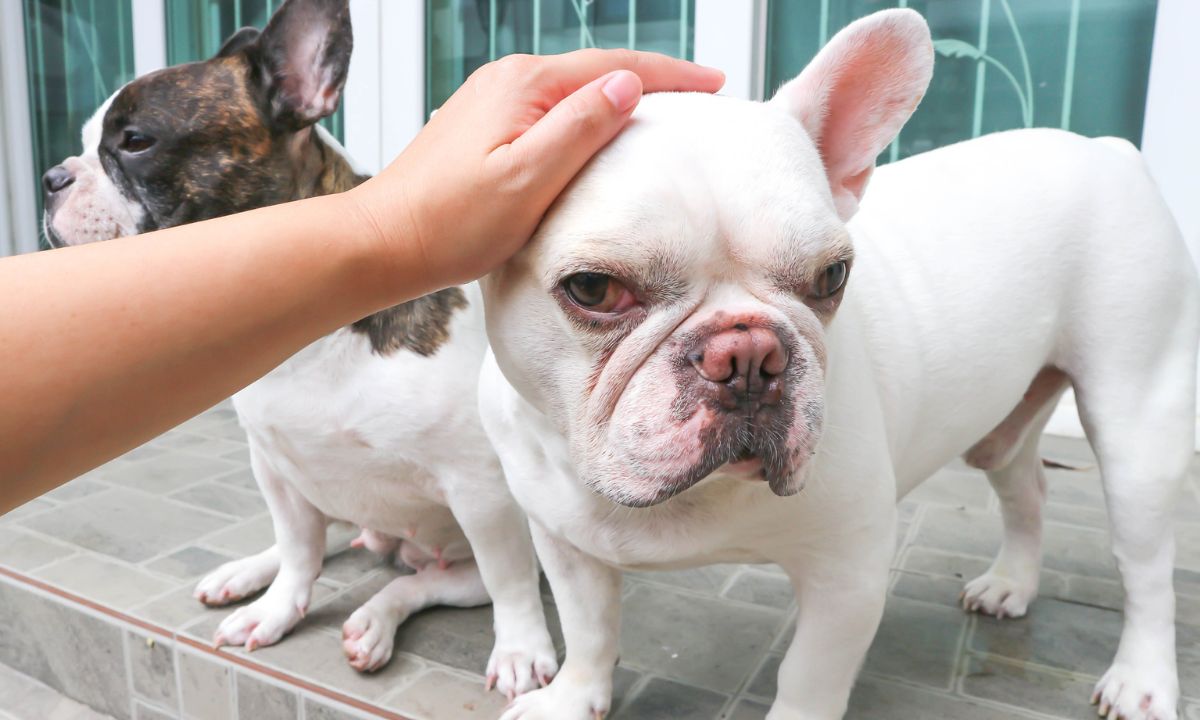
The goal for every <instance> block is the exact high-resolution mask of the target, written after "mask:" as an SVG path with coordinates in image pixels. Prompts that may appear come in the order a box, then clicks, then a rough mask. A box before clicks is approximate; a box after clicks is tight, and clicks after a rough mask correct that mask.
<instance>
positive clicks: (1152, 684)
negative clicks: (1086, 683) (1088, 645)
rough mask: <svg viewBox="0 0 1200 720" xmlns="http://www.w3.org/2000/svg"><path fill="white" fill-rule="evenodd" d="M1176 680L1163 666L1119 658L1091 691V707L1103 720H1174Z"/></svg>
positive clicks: (1175, 715) (1177, 682)
mask: <svg viewBox="0 0 1200 720" xmlns="http://www.w3.org/2000/svg"><path fill="white" fill-rule="evenodd" d="M1178 703H1179V681H1178V678H1177V676H1176V674H1175V672H1174V670H1173V669H1172V668H1170V667H1167V666H1166V664H1164V663H1154V662H1150V663H1141V662H1138V663H1128V662H1122V661H1121V660H1120V659H1118V660H1117V661H1116V662H1114V663H1113V666H1112V667H1110V668H1109V669H1108V672H1106V673H1104V677H1102V678H1100V682H1098V683H1096V689H1095V690H1094V691H1093V692H1092V704H1093V705H1097V706H1098V707H1097V713H1098V714H1099V715H1100V717H1102V718H1106V720H1177V718H1178V712H1177V706H1178Z"/></svg>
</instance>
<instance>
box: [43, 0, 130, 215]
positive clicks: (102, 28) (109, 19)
mask: <svg viewBox="0 0 1200 720" xmlns="http://www.w3.org/2000/svg"><path fill="white" fill-rule="evenodd" d="M23 9H24V20H25V51H26V67H27V68H28V77H29V120H30V127H31V128H32V130H33V133H32V134H33V137H32V141H33V160H34V173H35V174H34V177H32V178H30V179H29V180H30V182H34V183H38V186H39V187H40V179H41V174H42V173H43V172H45V171H46V170H47V169H48V168H50V167H52V166H54V165H57V164H58V163H60V162H62V161H63V159H64V158H67V157H69V156H71V155H78V154H79V152H80V150H81V147H80V142H79V132H80V130H81V129H82V128H83V124H84V123H85V122H87V120H88V118H90V117H91V116H92V114H93V113H95V111H96V108H98V107H100V105H101V104H102V103H103V102H104V101H105V100H107V99H108V96H109V95H111V94H112V93H113V92H115V91H116V90H117V88H119V87H121V85H123V84H125V83H126V82H128V81H129V80H130V79H132V78H133V42H132V37H133V22H132V20H131V13H130V2H129V0H24V8H23ZM37 198H38V201H37V202H38V207H37V211H38V217H39V218H40V217H41V213H42V194H41V193H40V192H38V193H37ZM39 226H40V223H39Z"/></svg>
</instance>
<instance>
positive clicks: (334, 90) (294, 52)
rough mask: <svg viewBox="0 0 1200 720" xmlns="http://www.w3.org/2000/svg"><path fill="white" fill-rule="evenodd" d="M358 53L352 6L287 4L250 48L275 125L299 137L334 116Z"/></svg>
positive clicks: (299, 0)
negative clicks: (355, 51)
mask: <svg viewBox="0 0 1200 720" xmlns="http://www.w3.org/2000/svg"><path fill="white" fill-rule="evenodd" d="M353 48H354V36H353V33H352V32H351V29H350V3H349V0H287V2H285V3H284V4H283V6H282V7H280V8H279V10H277V11H276V12H275V15H274V16H272V17H271V20H270V22H268V23H267V27H266V29H264V30H263V32H262V35H261V36H260V37H259V38H258V41H257V42H255V43H254V44H253V45H251V46H249V47H248V48H247V54H248V56H249V58H250V62H251V64H252V65H253V67H254V68H255V70H256V73H257V76H258V77H257V79H258V83H259V85H260V87H261V88H262V90H263V93H264V101H265V104H266V108H265V109H266V111H267V115H268V117H270V119H271V121H272V123H273V124H274V125H275V126H276V127H278V128H279V129H280V130H289V131H296V130H300V129H301V128H305V127H308V126H309V125H312V124H313V123H315V122H316V121H318V120H320V119H321V118H323V117H326V116H328V115H332V114H333V112H334V110H337V106H338V101H339V100H340V99H341V96H342V86H344V85H345V84H346V71H347V70H349V68H350V51H351V50H352V49H353Z"/></svg>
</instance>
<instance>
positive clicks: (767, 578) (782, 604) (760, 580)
mask: <svg viewBox="0 0 1200 720" xmlns="http://www.w3.org/2000/svg"><path fill="white" fill-rule="evenodd" d="M795 596H796V593H795V591H794V590H793V589H792V583H791V581H789V580H788V579H787V577H786V576H783V575H777V574H775V573H767V572H761V571H759V570H754V569H747V570H743V571H742V572H741V573H739V574H738V575H737V577H736V578H735V579H734V581H733V584H732V585H731V586H730V587H729V589H728V590H726V591H725V593H724V597H727V598H730V599H732V600H742V601H744V602H748V603H754V604H755V605H765V606H766V607H771V608H775V609H776V610H784V609H786V608H787V607H788V606H790V605H791V604H792V600H793V598H795Z"/></svg>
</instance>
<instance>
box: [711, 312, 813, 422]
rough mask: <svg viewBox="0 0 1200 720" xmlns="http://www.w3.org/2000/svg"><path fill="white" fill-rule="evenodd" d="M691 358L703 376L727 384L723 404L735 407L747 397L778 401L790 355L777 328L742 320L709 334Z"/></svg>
mask: <svg viewBox="0 0 1200 720" xmlns="http://www.w3.org/2000/svg"><path fill="white" fill-rule="evenodd" d="M688 360H690V361H691V362H692V365H693V366H694V367H695V368H696V372H697V373H699V374H700V377H702V378H704V379H705V380H707V381H709V382H711V383H717V384H719V385H722V386H723V387H722V392H721V402H722V405H724V406H725V407H726V408H727V409H730V410H732V409H734V408H736V407H739V406H741V405H744V404H745V403H746V401H747V400H754V401H756V403H755V404H759V403H761V404H763V405H775V404H777V403H778V402H779V400H780V398H781V397H782V395H783V383H782V380H783V378H782V375H783V373H784V371H785V370H787V367H788V362H789V360H790V358H789V357H788V353H787V350H785V349H784V347H783V343H782V342H780V340H779V336H778V335H777V334H775V332H774V331H773V330H769V329H767V328H764V327H751V326H750V325H747V324H745V323H738V324H736V325H734V326H732V327H731V328H729V329H728V330H722V331H720V332H717V333H714V334H712V335H710V336H708V338H706V339H705V340H704V341H703V342H702V343H701V344H700V347H698V348H697V349H696V350H694V351H692V352H691V353H689V354H688Z"/></svg>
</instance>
